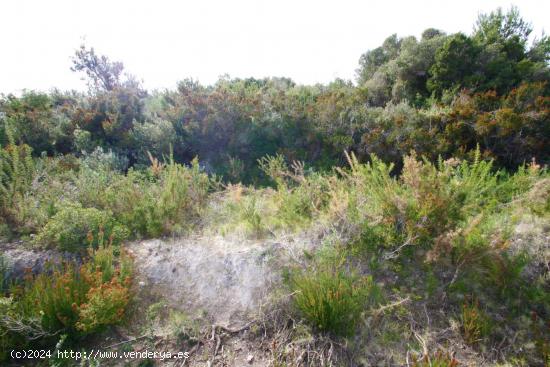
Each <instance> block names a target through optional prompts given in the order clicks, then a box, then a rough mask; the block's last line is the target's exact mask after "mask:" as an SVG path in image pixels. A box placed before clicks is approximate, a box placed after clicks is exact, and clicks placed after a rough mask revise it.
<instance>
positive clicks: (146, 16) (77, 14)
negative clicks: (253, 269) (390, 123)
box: [0, 0, 550, 93]
mask: <svg viewBox="0 0 550 367" xmlns="http://www.w3.org/2000/svg"><path fill="white" fill-rule="evenodd" d="M512 4H515V5H517V6H518V8H519V9H520V13H521V14H522V16H523V18H524V19H526V20H528V21H530V22H531V23H532V24H533V26H534V28H535V34H539V35H540V32H541V31H542V30H544V29H545V30H546V31H547V32H549V33H550V17H549V16H548V15H549V14H550V1H548V0H546V1H543V0H517V1H516V2H513V1H499V0H461V1H443V0H438V1H428V0H415V1H410V0H409V1H405V0H403V1H396V0H383V1H379V0H376V1H367V0H363V1H351V0H350V1H348V0H335V1H323V0H316V1H306V0H302V1H299V0H293V1H287V0H277V1H262V0H250V1H248V0H232V1H227V0H226V1H214V0H180V1H175V0H173V1H169V0H155V1H137V0H133V1H126V0H107V1H105V0H94V1H91V0H87V1H82V0H50V1H45V0H0V93H19V92H20V91H21V90H22V89H23V88H25V89H34V90H42V91H47V90H49V89H50V88H52V87H57V88H59V89H62V90H69V89H76V90H85V88H86V83H85V82H84V81H82V80H81V76H80V75H78V74H76V73H74V72H71V71H70V67H71V56H72V55H73V54H74V51H75V50H76V49H77V48H78V47H79V45H80V44H82V42H83V41H84V42H85V43H86V44H87V45H88V46H92V47H94V48H95V50H96V52H97V53H99V54H105V55H107V56H108V57H109V58H111V59H112V60H116V61H122V62H123V63H124V65H125V69H126V70H127V71H128V72H129V73H131V74H133V75H135V76H137V77H138V79H140V80H142V81H143V83H144V86H145V87H146V88H148V89H150V90H152V89H164V88H174V87H175V86H176V83H177V82H178V81H180V80H183V79H185V78H193V79H195V80H198V81H200V82H201V83H203V84H212V83H214V82H215V81H216V80H217V79H218V77H220V76H222V75H230V76H231V77H241V78H242V77H256V78H262V77H269V76H284V77H290V78H292V79H293V80H294V81H296V82H298V83H300V84H314V83H327V82H330V81H331V80H334V79H335V78H343V79H350V80H354V78H355V70H356V68H357V66H358V60H359V57H360V56H361V54H362V53H364V52H365V51H367V50H369V49H372V48H375V47H378V46H379V45H380V44H381V43H382V42H383V41H384V39H385V38H386V37H387V36H389V35H391V34H393V33H397V35H398V36H400V37H403V36H409V35H414V36H417V37H419V36H420V34H421V33H422V31H423V30H424V29H426V28H429V27H433V28H438V29H441V30H444V31H446V32H448V33H453V32H458V31H462V32H465V33H470V32H471V31H472V28H473V24H474V22H475V20H476V19H477V16H478V14H480V13H486V12H490V11H491V10H494V9H496V8H497V7H502V8H504V9H508V8H509V7H510V6H511V5H512Z"/></svg>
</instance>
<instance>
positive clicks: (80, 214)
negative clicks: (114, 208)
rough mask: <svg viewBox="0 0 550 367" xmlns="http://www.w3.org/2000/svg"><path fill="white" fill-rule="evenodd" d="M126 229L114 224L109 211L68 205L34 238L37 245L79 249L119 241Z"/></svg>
mask: <svg viewBox="0 0 550 367" xmlns="http://www.w3.org/2000/svg"><path fill="white" fill-rule="evenodd" d="M127 237H128V230H127V229H126V228H124V227H123V226H121V225H119V224H117V222H116V221H115V220H114V218H113V217H112V215H111V214H110V213H109V212H104V211H101V210H98V209H95V208H82V207H80V206H79V205H76V204H69V205H66V206H65V207H63V208H61V209H60V210H59V211H58V212H57V213H56V214H55V215H54V216H53V217H52V218H51V219H50V220H49V221H48V223H47V224H46V225H45V226H44V228H43V229H42V230H41V231H40V233H39V234H38V236H37V237H36V240H35V242H36V243H38V244H43V245H48V246H55V247H57V248H59V249H60V250H63V251H71V252H79V251H83V250H84V249H86V247H88V246H91V247H93V248H97V247H98V246H99V245H100V244H107V243H111V244H113V245H118V244H120V243H121V242H122V241H123V240H125V239H126V238H127Z"/></svg>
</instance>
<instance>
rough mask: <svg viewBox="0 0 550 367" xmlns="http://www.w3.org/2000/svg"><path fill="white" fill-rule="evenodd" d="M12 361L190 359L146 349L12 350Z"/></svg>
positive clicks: (184, 356) (182, 353)
mask: <svg viewBox="0 0 550 367" xmlns="http://www.w3.org/2000/svg"><path fill="white" fill-rule="evenodd" d="M10 354H11V358H12V359H51V358H55V359H73V360H77V361H78V360H87V359H157V360H161V361H164V360H169V359H187V358H189V353H188V352H169V351H160V352H159V351H152V350H148V349H145V350H143V351H128V352H122V351H120V352H119V351H106V350H94V349H91V350H89V351H74V350H56V351H51V350H47V349H41V350H33V349H27V350H12V351H11V353H10Z"/></svg>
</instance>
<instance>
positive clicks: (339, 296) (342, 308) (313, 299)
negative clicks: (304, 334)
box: [288, 267, 379, 336]
mask: <svg viewBox="0 0 550 367" xmlns="http://www.w3.org/2000/svg"><path fill="white" fill-rule="evenodd" d="M288 283H289V286H290V289H291V290H292V292H293V302H294V306H295V307H296V309H297V310H298V312H299V313H300V315H301V316H302V317H303V318H304V319H305V320H307V321H308V322H309V323H310V325H311V326H312V327H313V328H314V329H316V330H318V331H320V332H326V333H331V334H334V335H340V336H349V335H352V334H353V333H354V332H355V330H356V328H357V326H358V324H359V322H360V320H361V314H362V313H363V312H364V311H365V308H366V307H367V306H368V305H369V304H371V303H372V302H373V301H374V300H375V299H376V298H377V294H378V292H379V291H378V288H377V286H376V285H375V284H374V282H373V279H372V277H368V276H367V277H361V276H359V275H356V274H353V273H349V272H347V271H346V270H345V269H343V268H333V267H322V268H318V269H315V270H302V271H294V272H292V273H290V275H289V278H288Z"/></svg>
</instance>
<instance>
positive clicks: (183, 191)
mask: <svg viewBox="0 0 550 367" xmlns="http://www.w3.org/2000/svg"><path fill="white" fill-rule="evenodd" d="M211 184H212V182H211V181H210V178H209V177H208V175H207V174H206V173H203V172H201V169H200V166H199V162H198V160H197V159H194V160H193V162H192V164H191V167H185V166H183V165H181V164H178V163H175V162H174V161H173V159H170V161H169V162H168V164H167V165H166V167H165V168H164V169H163V170H162V172H161V174H160V192H159V196H158V198H157V200H158V201H157V205H156V208H155V219H157V220H160V221H161V222H162V224H163V233H166V234H168V233H178V232H182V231H185V230H186V229H188V228H190V227H192V226H193V225H196V224H197V222H198V220H199V219H200V217H201V214H202V212H203V209H204V207H205V205H206V202H207V198H208V192H209V190H210V188H211Z"/></svg>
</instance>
